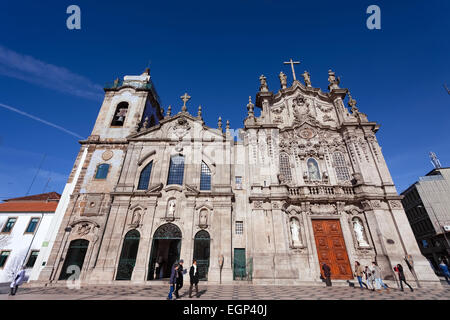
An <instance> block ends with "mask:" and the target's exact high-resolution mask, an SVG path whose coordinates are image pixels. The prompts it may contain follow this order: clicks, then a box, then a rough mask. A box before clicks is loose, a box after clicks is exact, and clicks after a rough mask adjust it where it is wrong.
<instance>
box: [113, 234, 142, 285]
mask: <svg viewBox="0 0 450 320" xmlns="http://www.w3.org/2000/svg"><path fill="white" fill-rule="evenodd" d="M140 238H141V236H140V234H139V231H137V230H131V231H128V233H127V234H126V235H125V239H124V240H123V246H122V253H121V254H120V260H119V266H118V268H117V275H116V280H131V275H132V274H133V269H134V266H135V264H136V256H137V253H138V248H139V240H140Z"/></svg>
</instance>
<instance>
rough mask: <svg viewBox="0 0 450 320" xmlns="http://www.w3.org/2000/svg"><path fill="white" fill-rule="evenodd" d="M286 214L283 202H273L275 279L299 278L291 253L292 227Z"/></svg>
mask: <svg viewBox="0 0 450 320" xmlns="http://www.w3.org/2000/svg"><path fill="white" fill-rule="evenodd" d="M285 215H286V214H285V213H284V211H283V210H281V204H280V203H279V202H273V203H272V227H273V235H272V236H273V244H274V260H275V279H298V271H297V272H296V269H297V268H295V266H293V265H292V263H291V258H290V255H289V237H288V232H290V229H289V228H288V226H287V225H286V218H285ZM299 223H300V220H299ZM300 232H301V231H300ZM300 236H301V235H300Z"/></svg>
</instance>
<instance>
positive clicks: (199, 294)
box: [197, 289, 208, 298]
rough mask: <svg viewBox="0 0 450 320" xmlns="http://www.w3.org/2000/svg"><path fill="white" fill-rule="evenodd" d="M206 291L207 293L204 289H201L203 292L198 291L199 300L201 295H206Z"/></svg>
mask: <svg viewBox="0 0 450 320" xmlns="http://www.w3.org/2000/svg"><path fill="white" fill-rule="evenodd" d="M206 291H208V290H206V289H203V290H200V291H199V292H198V295H197V296H198V297H199V298H200V297H201V296H202V295H204V294H205V293H206Z"/></svg>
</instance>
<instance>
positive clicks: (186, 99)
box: [180, 93, 191, 112]
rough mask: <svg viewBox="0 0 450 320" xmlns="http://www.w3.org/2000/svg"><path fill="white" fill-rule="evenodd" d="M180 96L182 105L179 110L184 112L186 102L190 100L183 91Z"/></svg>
mask: <svg viewBox="0 0 450 320" xmlns="http://www.w3.org/2000/svg"><path fill="white" fill-rule="evenodd" d="M180 98H181V100H183V107H182V108H181V111H183V112H186V111H187V107H186V102H188V101H189V100H191V97H190V96H189V95H188V94H187V93H184V95H182V96H181V97H180Z"/></svg>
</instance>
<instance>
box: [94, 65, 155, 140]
mask: <svg viewBox="0 0 450 320" xmlns="http://www.w3.org/2000/svg"><path fill="white" fill-rule="evenodd" d="M104 90H105V98H104V100H103V104H102V106H101V108H100V112H99V114H98V117H97V120H96V122H95V125H94V129H93V130H92V133H91V137H90V139H91V140H97V139H98V140H100V141H102V140H108V141H110V140H123V139H125V138H126V137H127V136H129V135H130V134H133V133H136V132H137V131H138V130H139V129H140V128H141V127H146V128H149V127H151V126H154V125H156V124H157V123H159V121H160V120H161V119H162V118H163V112H162V110H161V102H160V99H159V96H158V93H157V92H156V89H155V86H154V84H153V82H152V81H151V77H150V69H148V68H147V69H146V70H145V71H144V73H142V74H141V75H139V76H124V77H123V79H122V80H120V79H116V80H114V82H113V83H108V84H106V85H105V88H104Z"/></svg>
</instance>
